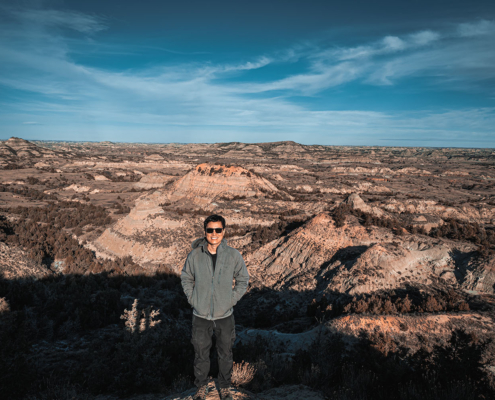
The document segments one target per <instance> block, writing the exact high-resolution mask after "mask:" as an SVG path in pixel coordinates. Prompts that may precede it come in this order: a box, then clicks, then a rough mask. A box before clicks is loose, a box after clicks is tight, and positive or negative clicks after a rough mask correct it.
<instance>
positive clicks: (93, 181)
mask: <svg viewBox="0 0 495 400" xmlns="http://www.w3.org/2000/svg"><path fill="white" fill-rule="evenodd" d="M0 177H1V179H0V341H1V343H2V348H1V350H0V387H1V388H2V392H3V393H6V394H7V396H8V397H7V398H27V399H109V400H110V399H117V398H124V397H125V398H132V399H136V400H137V399H165V398H167V399H186V398H187V397H188V396H189V395H190V394H191V393H193V391H194V389H193V383H192V382H193V377H192V361H193V357H194V354H193V349H192V345H191V344H190V337H191V333H190V330H191V308H190V307H189V305H188V303H187V301H186V298H185V296H184V294H183V292H182V288H181V286H180V279H179V274H180V271H181V269H182V266H183V264H184V261H185V258H186V256H187V254H188V252H189V250H190V248H191V247H190V246H191V242H192V241H193V240H194V239H196V238H197V237H200V236H202V235H203V232H202V226H203V220H204V218H206V216H208V215H210V214H221V215H223V216H224V217H225V218H226V220H227V230H226V237H227V240H228V242H229V245H231V246H232V247H235V248H237V249H238V250H239V251H240V252H241V253H242V255H243V257H244V259H245V261H246V265H247V267H248V271H249V273H250V276H251V280H250V286H249V289H248V292H247V294H246V295H245V296H244V297H243V299H242V300H241V301H240V302H239V303H238V305H237V306H236V307H235V318H236V332H237V338H236V343H235V347H234V361H235V363H236V364H235V368H234V383H236V388H237V389H236V393H235V396H236V398H238V399H248V398H253V399H254V398H259V399H267V400H268V399H279V398H280V399H282V398H283V399H315V400H316V399H324V398H328V399H339V400H340V399H342V400H344V399H349V400H350V399H404V400H406V399H445V400H447V399H463V400H464V399H489V398H494V397H492V396H495V384H494V382H495V343H494V342H493V340H494V339H495V319H494V316H495V314H494V309H495V293H494V292H495V185H494V183H495V151H494V150H493V149H460V148H407V147H403V148H399V147H341V146H320V145H312V146H308V145H301V144H298V143H295V142H276V143H256V144H245V143H217V144H130V143H111V142H100V143H88V142H49V141H32V142H30V141H26V140H23V139H19V138H10V139H9V140H6V141H3V142H0ZM217 369H218V367H217V365H216V362H215V360H214V361H213V363H212V376H213V377H216V371H217ZM211 385H212V388H214V387H215V381H213V380H212V381H211ZM209 398H210V399H217V398H218V394H217V392H216V390H213V391H212V392H211V394H210V397H209Z"/></svg>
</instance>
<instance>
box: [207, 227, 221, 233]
mask: <svg viewBox="0 0 495 400" xmlns="http://www.w3.org/2000/svg"><path fill="white" fill-rule="evenodd" d="M213 231H215V232H216V233H222V231H223V228H206V233H213Z"/></svg>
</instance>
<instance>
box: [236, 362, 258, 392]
mask: <svg viewBox="0 0 495 400" xmlns="http://www.w3.org/2000/svg"><path fill="white" fill-rule="evenodd" d="M255 374H256V368H254V367H253V366H252V365H251V364H249V363H247V362H244V361H242V362H241V363H234V368H233V371H232V384H233V385H234V386H244V385H247V384H248V383H249V382H251V381H252V380H253V378H254V375H255Z"/></svg>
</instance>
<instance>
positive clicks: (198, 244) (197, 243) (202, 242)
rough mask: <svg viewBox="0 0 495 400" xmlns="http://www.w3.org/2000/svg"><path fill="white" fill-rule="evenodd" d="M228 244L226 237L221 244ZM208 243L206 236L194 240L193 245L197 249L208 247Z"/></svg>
mask: <svg viewBox="0 0 495 400" xmlns="http://www.w3.org/2000/svg"><path fill="white" fill-rule="evenodd" d="M226 244H227V241H226V240H225V239H222V242H221V243H220V246H224V245H226ZM207 245H208V242H207V241H206V238H205V237H202V238H199V239H196V240H195V241H194V242H192V244H191V247H192V248H193V249H195V248H196V247H203V248H204V247H206V246H207Z"/></svg>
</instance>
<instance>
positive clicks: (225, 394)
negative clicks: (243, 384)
mask: <svg viewBox="0 0 495 400" xmlns="http://www.w3.org/2000/svg"><path fill="white" fill-rule="evenodd" d="M220 398H221V399H222V400H234V398H233V397H232V393H231V392H230V388H220Z"/></svg>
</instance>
